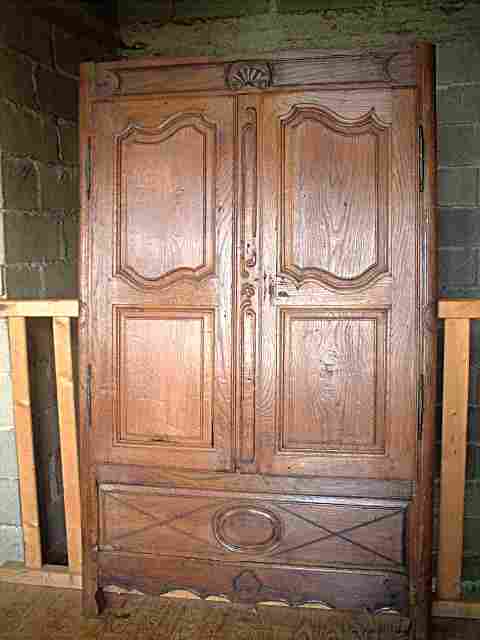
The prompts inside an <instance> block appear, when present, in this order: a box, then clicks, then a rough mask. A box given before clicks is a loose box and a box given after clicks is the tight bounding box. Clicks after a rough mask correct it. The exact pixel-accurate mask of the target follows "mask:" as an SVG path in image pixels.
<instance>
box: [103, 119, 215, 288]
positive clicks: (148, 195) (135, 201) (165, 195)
mask: <svg viewBox="0 0 480 640" xmlns="http://www.w3.org/2000/svg"><path fill="white" fill-rule="evenodd" d="M216 135H217V134H216V127H215V124H213V123H212V122H209V121H208V120H207V119H205V117H204V116H203V115H202V114H201V113H197V114H195V113H181V114H175V115H174V116H172V117H170V118H167V119H166V120H165V121H163V122H162V123H161V124H160V125H159V126H157V127H153V128H145V127H142V126H141V125H135V124H133V125H132V124H130V125H128V126H127V127H126V129H125V130H124V131H123V132H121V133H120V134H116V136H115V139H116V146H117V148H116V161H117V162H116V166H115V171H116V185H115V187H116V189H117V190H118V191H117V195H118V201H117V213H116V232H117V243H118V244H117V247H116V248H117V264H116V267H115V272H116V274H118V275H121V276H124V277H125V278H127V280H130V281H132V282H133V283H134V284H138V285H139V286H141V287H148V286H159V285H162V286H166V285H169V284H171V283H172V282H175V281H176V280H178V279H182V278H192V279H202V278H205V277H207V276H208V275H211V274H212V273H214V271H215V199H216V194H215V171H216V157H215V156H216Z"/></svg>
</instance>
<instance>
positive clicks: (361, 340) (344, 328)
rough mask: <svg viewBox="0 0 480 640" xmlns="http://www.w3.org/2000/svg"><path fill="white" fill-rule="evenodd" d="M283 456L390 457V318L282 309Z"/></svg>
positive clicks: (374, 312)
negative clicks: (370, 454) (387, 412)
mask: <svg viewBox="0 0 480 640" xmlns="http://www.w3.org/2000/svg"><path fill="white" fill-rule="evenodd" d="M280 323H281V329H280V331H281V335H283V336H284V339H283V344H282V353H281V355H280V371H281V378H280V391H279V399H280V402H279V404H280V406H279V413H280V416H281V418H280V425H281V428H280V443H279V444H280V449H281V450H284V451H288V450H297V451H298V450H300V451H322V450H324V451H337V452H346V451H355V452H359V451H377V452H380V451H383V450H384V442H385V433H384V418H385V389H386V386H385V385H386V336H387V317H386V313H385V312H384V311H382V310H379V311H377V310H368V311H362V310H355V311H347V310H341V311H328V310H326V309H313V308H310V309H288V310H287V309H283V310H282V311H281V315H280Z"/></svg>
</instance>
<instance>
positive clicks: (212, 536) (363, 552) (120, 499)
mask: <svg viewBox="0 0 480 640" xmlns="http://www.w3.org/2000/svg"><path fill="white" fill-rule="evenodd" d="M100 496H101V545H100V548H101V549H102V550H105V551H117V552H128V553H148V554H153V555H161V556H177V557H178V556H183V557H192V556H195V557H199V558H202V557H208V558H215V559H224V560H228V561H235V560H239V559H240V560H252V561H261V562H264V563H271V564H284V565H285V564H287V565H298V566H302V565H303V566H305V565H317V566H336V567H345V566H351V565H355V566H369V567H371V568H373V567H375V568H382V569H386V568H389V569H394V570H396V571H400V572H401V571H404V570H405V562H406V558H405V556H404V545H403V532H404V525H405V517H406V509H405V503H403V502H399V503H393V502H390V503H389V502H383V503H382V501H366V500H364V501H362V500H360V501H355V500H349V499H344V500H342V499H337V500H334V499H325V498H324V499H323V501H322V498H317V499H316V500H312V499H311V498H309V499H305V498H302V497H301V496H297V497H295V496H281V497H280V496H278V497H276V498H275V497H271V496H265V495H252V496H248V497H240V496H238V495H237V496H235V495H234V494H231V495H230V496H225V494H222V493H214V492H197V495H195V492H192V493H191V494H190V495H189V494H188V493H187V492H185V491H176V492H175V495H171V493H170V492H169V491H168V490H165V489H153V488H148V487H138V488H134V487H124V488H120V487H115V486H111V485H110V486H108V485H107V486H103V487H101V491H100Z"/></svg>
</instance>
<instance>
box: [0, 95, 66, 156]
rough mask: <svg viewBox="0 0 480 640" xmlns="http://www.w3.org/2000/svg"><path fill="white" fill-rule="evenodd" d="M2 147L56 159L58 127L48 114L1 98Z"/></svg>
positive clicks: (27, 154)
mask: <svg viewBox="0 0 480 640" xmlns="http://www.w3.org/2000/svg"><path fill="white" fill-rule="evenodd" d="M0 147H2V149H3V151H6V152H9V153H12V154H17V155H21V156H22V155H24V156H30V157H33V158H35V159H38V160H43V161H44V162H56V161H57V160H58V148H57V147H58V145H57V130H56V127H55V125H54V123H53V122H52V121H51V120H50V119H49V118H43V117H41V116H40V115H39V114H36V113H34V112H31V111H28V110H26V109H22V108H18V107H16V106H15V105H13V104H12V103H9V102H5V101H1V100H0Z"/></svg>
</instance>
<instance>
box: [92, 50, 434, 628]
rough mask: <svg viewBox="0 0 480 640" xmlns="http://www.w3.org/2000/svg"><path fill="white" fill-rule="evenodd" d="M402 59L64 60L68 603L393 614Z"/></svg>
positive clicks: (407, 132) (407, 490)
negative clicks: (180, 594) (73, 91)
mask: <svg viewBox="0 0 480 640" xmlns="http://www.w3.org/2000/svg"><path fill="white" fill-rule="evenodd" d="M413 51H414V49H412V48H411V47H410V45H409V46H407V47H406V49H405V50H402V52H399V55H394V53H393V52H392V51H390V52H389V53H388V55H387V52H386V51H383V52H380V53H379V55H378V56H377V57H375V56H373V57H372V56H370V55H365V56H363V57H362V56H359V55H358V52H352V53H351V54H348V55H347V54H345V52H342V53H339V52H336V53H335V52H333V53H332V52H323V53H322V52H310V53H304V52H302V53H296V54H293V53H289V54H287V53H279V54H275V55H272V56H271V57H267V58H265V60H263V61H258V60H250V61H249V60H245V61H228V60H226V61H212V60H184V61H174V60H164V59H151V60H146V61H129V62H119V63H111V64H106V65H97V67H96V71H95V73H92V72H91V70H89V69H88V68H84V70H83V76H82V77H83V110H82V113H83V116H82V117H83V122H84V126H83V130H84V134H83V135H84V143H83V145H82V149H83V150H85V149H86V144H85V142H86V137H87V136H91V137H92V149H93V168H94V175H93V184H92V190H91V198H90V201H89V202H88V201H87V190H86V185H85V184H84V186H83V214H82V237H83V245H82V246H83V249H84V254H83V255H84V265H85V266H84V268H83V270H82V302H83V303H86V305H87V309H88V313H89V322H88V332H87V331H86V329H87V324H86V323H85V322H83V324H82V326H83V333H82V336H83V337H82V345H83V347H82V349H83V360H82V363H83V364H82V368H83V371H84V372H85V371H86V369H87V366H88V365H92V391H93V404H92V418H93V421H92V424H91V428H90V431H89V432H87V430H86V426H87V424H88V420H87V417H88V411H87V408H86V404H85V401H86V394H85V390H84V393H83V395H82V401H81V407H82V411H83V419H82V432H83V442H84V445H83V449H82V452H83V455H84V460H85V464H86V470H85V480H86V482H87V484H88V490H85V493H84V497H83V499H84V501H87V503H88V504H87V509H88V510H89V511H88V512H87V514H86V515H85V521H84V531H85V532H86V542H85V557H87V558H88V560H87V566H86V569H85V573H84V575H85V584H86V593H87V595H86V597H85V603H86V606H85V609H86V611H87V612H91V611H93V610H94V608H95V607H94V595H95V591H96V588H97V585H99V586H101V587H105V586H107V585H108V584H109V583H113V584H116V585H120V586H127V587H131V588H138V589H140V590H143V589H146V590H153V591H154V592H159V591H164V590H165V588H166V586H168V585H172V584H173V585H174V586H175V588H187V589H193V590H194V591H195V590H196V591H201V592H203V593H204V592H213V593H233V594H235V597H236V598H237V599H240V600H242V599H243V600H246V601H256V600H258V598H257V596H258V594H260V593H261V595H262V596H263V595H265V591H264V587H265V589H266V590H267V591H268V593H269V595H271V596H272V597H273V598H274V599H282V598H283V599H287V600H296V599H297V600H302V599H305V598H306V599H309V598H313V599H318V598H319V599H321V600H322V599H324V596H325V599H326V601H328V597H327V596H329V594H330V596H331V597H332V598H333V600H334V601H335V602H336V603H340V604H338V605H337V604H335V605H334V606H343V605H346V606H359V605H360V606H365V607H366V608H370V609H375V608H379V607H381V606H388V607H393V608H396V609H398V610H399V611H402V612H406V611H407V609H408V602H410V603H411V605H413V606H415V594H416V588H417V585H416V584H415V579H416V576H417V575H418V574H419V573H421V572H422V569H420V570H419V569H418V567H417V566H416V563H417V562H419V558H420V555H419V554H418V552H417V547H418V539H416V538H415V536H413V535H409V536H407V535H406V531H407V529H408V528H410V529H409V530H410V531H411V532H414V531H415V529H414V525H413V524H412V521H414V520H415V518H416V517H417V516H416V511H415V512H414V510H413V509H412V508H411V503H410V500H409V498H410V497H411V495H412V493H414V492H415V489H416V487H415V483H416V481H417V479H418V475H417V474H418V468H419V466H418V460H417V457H416V453H417V449H416V443H417V424H418V419H419V408H420V404H419V396H418V388H419V380H420V374H421V373H425V372H426V371H425V368H424V362H426V361H427V359H428V356H427V355H426V354H427V353H430V355H431V350H430V351H429V349H430V346H429V345H430V342H429V341H430V340H431V336H430V335H429V337H427V338H425V336H424V333H423V324H422V322H421V321H420V320H419V315H418V309H419V308H420V305H421V304H423V301H424V300H427V298H428V301H430V298H429V297H428V296H430V295H431V290H430V289H428V291H423V290H421V283H422V280H421V278H420V273H421V271H420V269H421V262H420V255H421V251H422V248H421V242H422V241H423V240H422V239H423V238H424V237H425V234H427V235H428V234H430V227H431V219H423V218H422V216H421V215H420V214H419V198H418V195H417V192H418V187H419V183H418V155H417V154H418V147H417V140H416V125H417V122H418V117H417V116H418V114H417V111H418V102H421V101H422V100H423V98H422V97H421V95H420V94H418V93H417V90H416V89H414V88H408V86H410V87H412V85H413V84H414V83H415V69H414V65H413V59H414V58H413ZM332 56H333V57H332ZM385 56H386V57H385ZM296 58H298V59H296ZM425 69H426V67H425ZM425 69H424V71H423V73H425V74H426V75H427V73H428V72H427V71H426V70H425ZM379 73H380V74H383V75H382V77H381V78H380V77H379ZM353 75H354V76H355V78H353ZM88 78H90V82H89V81H88ZM342 83H343V84H342ZM348 83H350V84H348ZM362 83H363V84H362ZM322 85H323V86H322ZM89 91H91V92H92V94H91V95H90V96H89ZM187 93H188V94H189V95H187ZM127 94H129V95H127ZM141 94H143V95H141ZM175 94H176V95H175ZM108 96H111V97H112V99H109V100H105V98H106V97H108ZM419 96H420V97H419ZM83 152H84V153H85V151H83ZM428 237H430V236H428ZM422 264H423V263H422ZM429 264H430V263H429ZM427 276H428V274H427ZM428 277H429V276H428ZM422 286H423V285H422ZM429 286H430V285H429ZM420 295H421V296H424V297H423V298H422V299H420ZM428 304H430V302H428ZM87 309H85V311H84V312H82V315H83V317H84V318H86V317H87V315H86V314H87ZM425 345H426V346H425ZM430 383H431V377H428V379H427V385H429V384H430ZM89 447H91V454H90V453H89ZM425 455H426V454H425ZM427 457H428V456H427ZM426 459H427V458H426ZM87 467H88V471H87ZM420 467H421V465H420ZM234 471H237V472H240V473H232V472H234ZM424 481H425V478H423V479H422V482H424ZM96 483H100V488H101V491H100V503H101V507H100V513H101V519H100V521H99V522H98V515H99V506H98V495H97V494H96ZM119 485H121V487H120V486H119ZM147 485H150V486H151V488H148V487H147ZM222 492H228V493H222ZM425 495H426V493H425ZM292 496H294V498H292ZM315 496H316V497H315ZM319 496H322V497H321V498H320V497H319ZM353 496H355V497H353ZM390 497H393V498H394V500H393V501H392V504H390V503H389V501H388V498H390ZM304 498H305V499H304ZM399 498H406V499H407V500H406V501H404V500H399ZM385 499H386V500H385ZM282 501H283V502H282ZM285 509H287V510H285ZM197 510H198V511H197ZM190 512H192V513H191V515H185V514H190ZM374 513H375V514H377V515H378V516H379V518H378V519H375V518H373V520H375V522H374V521H373V520H371V521H370V520H369V516H370V515H372V514H374ZM407 513H408V517H407ZM367 514H369V515H368V516H367ZM380 514H383V515H384V516H385V517H382V516H381V515H380ZM172 519H173V520H172ZM159 523H164V524H162V525H161V526H160V528H158V525H159ZM312 528H313V529H317V528H318V529H319V530H322V532H323V533H321V534H320V535H319V538H321V539H319V540H318V541H314V542H312V540H311V539H310V537H309V536H310V532H311V529H312ZM325 529H328V531H329V533H327V531H326V530H325ZM425 530H426V528H425ZM97 531H98V532H99V534H100V539H99V540H97ZM350 533H351V534H352V537H353V538H354V540H350V539H349V536H350ZM323 534H325V536H326V537H323ZM414 539H415V543H414V542H412V541H413V540H414ZM282 541H283V542H282ZM287 543H288V544H287ZM282 544H284V545H285V546H282ZM421 544H423V539H422V541H421ZM277 552H278V554H279V555H278V556H275V555H274V554H275V553H277ZM239 556H241V557H242V558H244V560H242V561H239V560H238V559H237V558H238V557H239ZM422 561H425V560H424V559H423V560H422ZM342 562H343V563H344V564H343V565H342ZM207 567H208V570H207ZM347 567H348V570H347ZM374 567H377V569H378V570H375V569H374ZM242 568H243V569H244V570H245V571H246V579H245V580H244V577H245V576H244V575H243V574H242ZM380 569H381V570H380ZM253 574H255V575H253ZM320 575H321V576H322V579H321V580H320V578H319V576H320ZM325 581H326V582H325ZM244 582H245V586H244V585H243V583H244ZM239 585H240V586H239ZM410 589H411V592H410V594H409V593H408V591H409V590H410ZM243 591H247V592H249V593H247V594H246V596H245V597H244V595H242V592H243ZM299 594H301V595H299ZM412 611H413V609H412ZM419 637H420V636H419Z"/></svg>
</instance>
